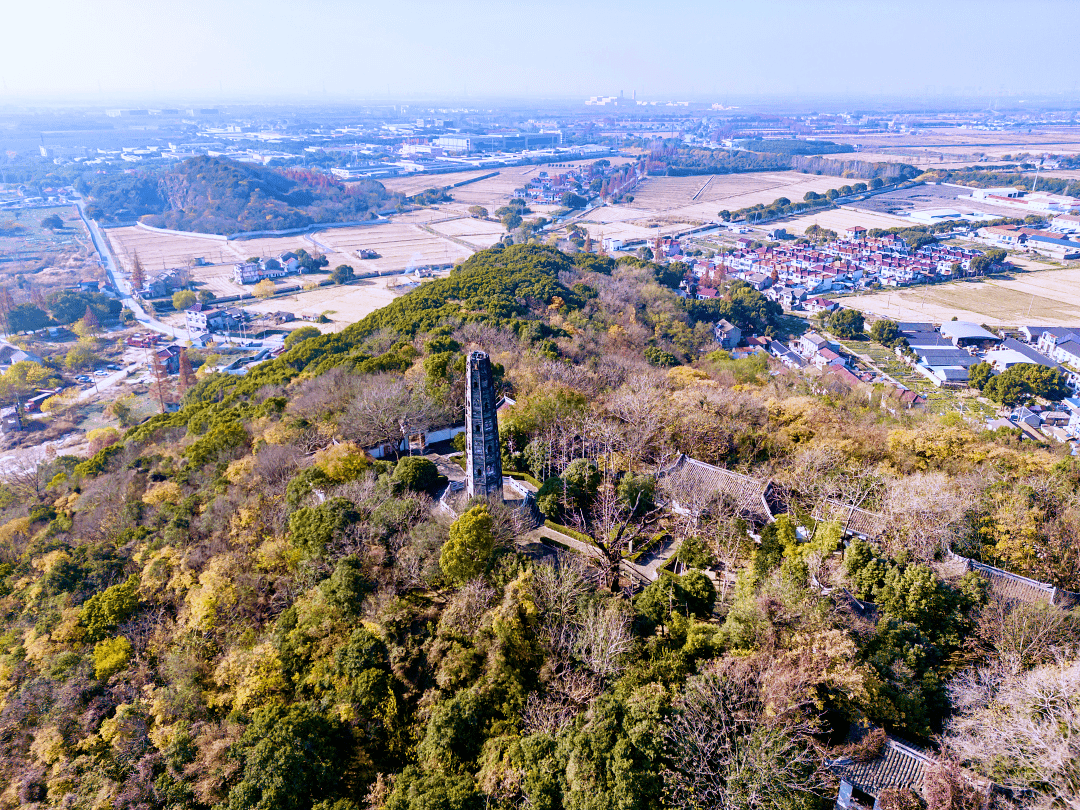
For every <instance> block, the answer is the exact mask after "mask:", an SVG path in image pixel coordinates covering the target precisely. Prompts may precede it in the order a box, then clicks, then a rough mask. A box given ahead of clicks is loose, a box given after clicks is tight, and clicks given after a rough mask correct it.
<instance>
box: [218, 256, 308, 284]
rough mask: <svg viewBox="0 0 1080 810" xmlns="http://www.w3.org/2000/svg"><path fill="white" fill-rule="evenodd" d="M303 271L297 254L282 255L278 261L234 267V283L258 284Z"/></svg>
mask: <svg viewBox="0 0 1080 810" xmlns="http://www.w3.org/2000/svg"><path fill="white" fill-rule="evenodd" d="M301 271H302V268H301V266H300V261H299V259H298V258H297V256H296V254H295V253H292V252H287V253H282V254H281V256H279V257H278V258H276V259H259V260H258V261H254V262H240V263H238V264H234V265H233V281H234V282H236V283H237V284H258V283H259V282H260V281H263V280H265V279H268V278H269V279H274V278H284V277H285V276H288V275H292V274H294V273H299V272H301Z"/></svg>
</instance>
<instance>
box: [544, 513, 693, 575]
mask: <svg viewBox="0 0 1080 810" xmlns="http://www.w3.org/2000/svg"><path fill="white" fill-rule="evenodd" d="M525 537H526V538H527V539H529V540H533V541H536V542H541V543H542V542H543V541H544V539H545V538H547V539H549V540H554V541H555V542H557V543H560V544H562V545H564V546H567V547H569V548H571V549H573V550H574V551H576V552H578V553H579V554H584V555H585V556H586V557H595V558H596V559H598V560H603V559H604V557H603V554H601V552H600V549H598V548H596V546H593V545H590V544H588V543H583V542H582V541H581V540H578V539H577V538H576V537H571V536H570V535H568V534H563V533H562V532H560V531H556V530H555V529H552V528H551V527H549V526H539V527H537V528H536V529H533V530H532V531H531V532H529V533H528V534H526V535H525ZM680 545H682V544H681V543H674V544H673V543H668V544H667V545H665V546H664V548H663V549H661V550H659V551H658V552H656V553H654V554H652V555H645V558H646V559H647V560H648V562H646V563H645V564H644V565H643V564H640V563H635V562H631V561H630V560H627V559H623V560H622V561H621V567H622V569H623V571H625V572H626V573H627V574H628V575H629V576H631V577H632V578H634V579H635V580H637V582H638V583H639V584H643V585H648V584H649V583H650V582H653V581H655V580H656V579H657V577H659V576H660V569H661V568H662V567H663V566H664V565H666V564H667V562H668V560H670V559H671V557H672V556H673V555H674V554H675V553H676V552H677V551H678V550H679V546H680Z"/></svg>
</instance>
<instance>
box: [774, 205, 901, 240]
mask: <svg viewBox="0 0 1080 810" xmlns="http://www.w3.org/2000/svg"><path fill="white" fill-rule="evenodd" d="M913 224H915V223H913V222H912V221H911V220H910V219H908V218H907V217H898V216H893V215H892V214H879V213H876V212H874V211H864V210H862V209H860V208H852V207H851V206H846V205H845V206H843V207H841V208H831V209H829V210H827V211H820V212H818V213H816V214H807V215H806V216H802V217H798V218H796V219H790V220H786V221H784V222H779V223H777V225H778V226H779V227H783V228H786V229H787V231H788V233H793V234H795V235H796V236H798V235H799V234H801V233H803V232H804V231H805V230H806V229H807V228H809V227H810V226H811V225H820V226H821V227H822V228H828V229H830V230H833V231H836V232H837V233H839V234H842V233H843V232H844V231H846V230H847V229H848V228H853V227H854V226H856V225H861V226H862V227H864V228H897V227H903V226H905V225H908V226H910V225H913Z"/></svg>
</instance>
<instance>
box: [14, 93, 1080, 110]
mask: <svg viewBox="0 0 1080 810" xmlns="http://www.w3.org/2000/svg"><path fill="white" fill-rule="evenodd" d="M592 96H597V97H607V98H611V97H615V98H617V97H618V93H617V92H616V93H614V94H600V93H595V94H592V95H591V96H577V95H563V96H560V95H555V94H537V95H532V96H514V95H503V94H491V95H480V94H477V95H470V96H453V95H445V96H439V95H431V94H427V93H421V92H417V93H415V94H412V95H409V94H396V95H391V96H361V95H355V96H353V95H349V94H345V93H329V92H328V93H325V94H323V93H295V94H279V95H271V94H265V95H263V94H258V93H244V94H239V93H238V94H223V95H217V94H211V93H207V94H205V95H194V94H193V95H186V94H183V95H182V94H177V95H161V96H154V95H150V94H134V93H132V94H117V95H113V96H101V97H93V96H89V95H80V94H72V93H61V92H58V93H53V94H33V95H26V96H21V97H14V96H11V95H9V96H7V97H4V96H0V114H5V113H7V114H12V113H17V112H19V111H27V110H29V111H34V110H71V111H79V112H87V113H93V112H95V111H100V112H101V113H102V114H104V113H105V112H106V111H110V110H117V109H120V110H128V109H145V110H162V109H179V110H185V109H191V108H194V107H205V108H212V107H229V108H237V107H240V108H243V107H251V108H274V107H285V108H288V107H298V108H331V109H342V110H345V109H349V108H373V109H382V108H386V109H389V108H402V107H404V108H406V109H411V108H415V109H425V110H430V109H440V108H442V109H446V110H448V111H452V110H454V109H463V110H464V109H468V110H483V109H485V108H487V109H492V110H493V111H498V110H504V109H507V108H512V107H524V108H543V107H544V106H551V107H556V108H563V109H567V110H573V111H575V112H579V113H588V112H593V113H595V114H596V115H598V116H605V115H610V116H625V115H630V116H633V115H647V114H650V113H656V114H662V113H667V112H670V113H671V114H672V115H681V116H685V115H686V114H687V112H688V111H698V112H707V113H709V114H721V115H722V114H732V115H738V114H740V113H752V114H765V115H767V114H770V113H771V114H784V113H787V112H796V111H798V112H800V113H805V112H811V111H812V112H816V113H820V114H827V115H836V114H853V113H866V114H882V115H920V114H945V113H950V112H955V113H957V114H971V113H979V112H986V113H990V112H1011V113H1015V112H1022V111H1023V110H1025V109H1030V110H1032V111H1033V112H1035V111H1037V112H1054V111H1072V110H1073V109H1074V108H1080V91H1077V92H1076V93H1072V92H1069V93H1043V94H1039V93H1020V92H1016V93H1009V94H1004V95H991V94H986V95H978V94H975V95H971V94H964V93H948V92H944V91H941V92H935V93H933V94H925V93H923V94H919V93H912V94H897V93H892V94H886V93H881V94H852V95H843V94H826V93H822V94H815V95H810V94H794V93H781V92H776V93H760V94H752V95H735V94H730V95H726V96H724V97H722V98H718V97H716V96H713V95H712V94H699V95H696V96H692V95H689V94H685V95H678V94H672V95H670V96H666V97H653V96H648V97H644V98H642V97H641V95H640V94H639V95H638V99H637V100H638V101H645V102H648V103H646V104H637V105H634V104H633V103H632V100H631V96H630V94H626V96H625V98H626V99H627V103H626V104H619V105H608V106H599V105H589V104H587V103H586V102H587V101H588V100H589V99H590V98H591V97H592ZM680 102H682V103H689V104H690V105H692V106H691V107H690V108H687V107H680V106H674V105H676V104H678V103H680ZM712 105H722V107H723V109H712V108H711V107H712Z"/></svg>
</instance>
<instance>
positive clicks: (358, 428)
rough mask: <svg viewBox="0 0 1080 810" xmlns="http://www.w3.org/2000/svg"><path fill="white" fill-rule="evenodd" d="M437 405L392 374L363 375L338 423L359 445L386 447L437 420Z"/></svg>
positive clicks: (394, 444) (397, 442)
mask: <svg viewBox="0 0 1080 810" xmlns="http://www.w3.org/2000/svg"><path fill="white" fill-rule="evenodd" d="M438 414H439V411H438V408H437V406H435V404H434V403H432V402H431V401H430V400H429V399H428V398H427V397H426V396H425V395H424V394H423V392H421V391H419V390H417V389H413V388H411V387H410V386H409V384H408V383H407V382H406V380H405V378H404V377H402V376H400V375H395V374H378V375H374V376H370V377H362V378H360V381H359V382H357V383H356V385H355V390H354V392H353V397H352V400H351V401H350V402H349V404H348V405H347V406H346V408H345V411H344V413H343V414H342V415H341V416H340V418H339V421H338V424H339V427H340V429H341V431H342V433H343V434H344V435H345V436H346V438H349V439H352V440H353V441H355V442H356V443H357V444H359V445H360V446H361V447H373V446H389V447H391V448H392V449H393V451H394V452H395V453H397V452H398V447H399V445H400V444H401V442H402V441H405V440H408V438H409V437H410V436H412V435H413V434H414V433H416V432H418V431H420V430H423V429H425V428H427V427H430V426H431V424H432V423H433V422H435V421H438Z"/></svg>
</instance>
